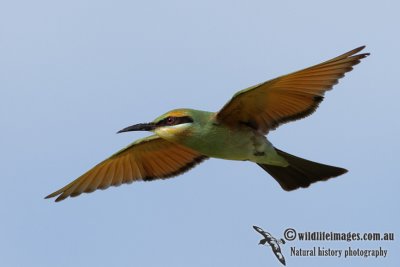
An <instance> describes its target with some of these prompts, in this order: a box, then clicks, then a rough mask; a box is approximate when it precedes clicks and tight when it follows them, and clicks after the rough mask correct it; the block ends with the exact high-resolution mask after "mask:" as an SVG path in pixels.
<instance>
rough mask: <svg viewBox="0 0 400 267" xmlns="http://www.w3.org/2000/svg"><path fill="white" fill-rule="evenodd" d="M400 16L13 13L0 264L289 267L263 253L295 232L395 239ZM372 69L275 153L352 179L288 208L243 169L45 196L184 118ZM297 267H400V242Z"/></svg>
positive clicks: (362, 9) (193, 7)
mask: <svg viewBox="0 0 400 267" xmlns="http://www.w3.org/2000/svg"><path fill="white" fill-rule="evenodd" d="M399 10H400V4H399V1H394V0H393V1H175V0H170V1H89V0H83V1H82V0H79V1H75V0H70V1H43V0H38V1H18V0H16V1H2V2H1V4H0V92H1V95H0V125H1V131H0V137H1V138H0V148H1V149H0V162H1V163H0V164H1V173H2V174H1V184H2V185H1V187H0V212H1V219H0V265H1V266H7V267H13V266H24V267H25V266H33V267H36V266H37V267H42V266H57V267H64V266H78V267H79V266H98V267H100V266H280V263H279V262H278V261H277V260H276V259H275V258H274V256H273V254H272V253H271V251H270V249H269V248H267V247H261V246H258V245H257V244H258V241H259V239H260V237H261V236H259V234H258V233H256V232H255V231H254V230H253V229H252V225H258V226H260V227H262V228H264V229H265V230H267V231H269V232H271V233H272V234H273V235H274V236H275V237H277V238H280V237H282V236H283V231H284V230H285V229H286V228H288V227H293V228H295V229H296V230H298V231H340V232H349V231H353V232H381V233H383V232H394V233H396V234H397V239H398V237H399V233H400V219H399V200H400V199H399V198H400V197H399V185H400V182H399V179H400V176H399V154H398V151H399V149H400V147H399V144H400V142H399V141H398V138H399V136H400V128H399V118H398V115H399V111H400V110H399V104H398V101H399V100H398V99H399V97H400V93H399V91H400V89H399V85H398V84H399V82H398V80H399V75H400V72H399V66H398V64H399V63H398V62H399V59H400V56H399V53H400V52H399V51H400V50H399V47H400V37H399V26H400V19H399V14H398V11H399ZM360 45H367V48H366V50H365V51H367V52H370V53H371V56H370V57H368V58H367V59H365V60H364V61H363V62H362V63H361V64H360V65H357V66H356V67H355V69H354V70H353V72H351V73H349V74H348V75H347V76H346V77H345V78H344V79H342V80H341V82H340V83H339V84H338V85H337V86H335V87H334V90H333V91H330V92H328V93H327V94H326V98H325V101H324V102H323V103H322V104H321V106H320V108H319V109H318V111H317V112H316V113H315V114H313V115H312V116H311V117H308V118H307V119H305V120H302V121H298V122H294V123H290V124H287V125H284V126H282V127H280V128H278V129H277V130H276V131H274V132H272V133H271V134H270V135H269V139H270V140H271V141H272V142H273V144H274V145H275V146H276V147H278V148H281V149H282V150H285V151H288V152H290V153H292V154H295V155H299V156H302V157H304V158H308V159H311V160H315V161H319V162H323V163H327V164H331V165H337V166H342V167H345V168H347V169H349V173H348V174H346V175H344V176H341V177H339V178H337V179H333V180H330V181H329V182H325V183H318V184H315V185H313V186H311V187H310V188H309V189H306V190H297V191H294V192H290V193H288V192H285V191H283V190H282V189H281V188H280V187H279V185H278V184H277V183H276V182H275V181H274V180H273V179H272V178H271V177H270V176H269V175H268V174H267V173H265V172H264V171H263V170H262V169H261V168H259V167H258V166H257V165H255V164H251V163H248V162H233V161H223V160H217V159H211V160H208V161H206V162H204V163H203V164H201V165H199V166H198V167H197V168H195V169H193V170H192V171H190V172H188V173H186V174H184V175H182V176H179V177H177V178H174V179H170V180H165V181H157V182H152V183H136V184H131V185H129V186H126V185H124V186H120V187H118V188H110V189H108V190H106V191H98V192H95V193H92V194H85V195H83V196H80V197H79V198H74V199H67V200H66V201H63V202H61V203H54V202H53V201H52V200H44V199H43V197H44V196H46V195H47V194H49V193H51V192H53V191H54V190H56V189H58V188H60V187H61V186H64V185H65V184H66V183H68V182H70V181H72V180H73V179H75V178H76V177H78V176H79V175H80V174H82V173H83V172H85V171H86V170H88V169H89V168H91V167H92V166H94V165H95V164H96V163H98V162H99V161H101V160H103V159H104V158H106V157H107V156H109V155H110V154H112V153H114V152H115V151H117V150H118V149H120V148H121V147H124V146H126V145H127V144H129V143H130V142H132V141H134V140H136V139H137V138H140V137H143V136H146V135H148V134H146V133H126V134H120V135H116V134H115V132H116V131H118V130H120V129H122V128H124V127H126V126H129V125H132V124H135V123H140V122H148V121H151V120H153V119H154V118H155V117H157V116H158V115H160V114H162V113H164V112H166V111H168V110H170V109H173V108H180V107H189V108H195V109H203V110H210V111H217V110H218V109H219V108H220V107H222V105H223V104H224V103H225V102H227V101H228V100H229V99H230V98H231V96H232V95H233V94H234V93H235V92H236V91H238V90H240V89H243V88H245V87H248V86H251V85H253V84H256V83H259V82H262V81H265V80H268V79H270V78H274V77H276V76H278V75H282V74H286V73H289V72H292V71H295V70H298V69H301V68H304V67H308V66H311V65H313V64H316V63H319V62H322V61H324V60H327V59H329V58H332V57H334V56H337V55H339V54H341V53H343V52H347V51H348V50H351V49H353V48H355V47H357V46H360ZM291 246H297V247H299V248H308V247H312V246H325V247H327V248H341V249H346V248H348V246H351V247H353V248H362V249H366V248H373V249H376V248H379V247H382V248H384V249H388V250H389V255H388V257H387V258H386V259H382V258H380V259H371V258H369V259H365V258H360V257H357V258H351V259H337V258H321V257H319V258H312V257H303V258H296V257H291V256H290V247H291ZM282 250H283V254H284V255H285V256H286V261H287V266H378V265H381V266H400V265H399V263H400V256H399V254H398V252H399V251H400V246H399V242H398V240H396V241H394V242H383V241H379V242H350V243H347V242H308V243H307V242H299V241H293V242H288V243H287V244H285V245H283V246H282Z"/></svg>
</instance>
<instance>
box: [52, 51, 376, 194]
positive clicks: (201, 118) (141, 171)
mask: <svg viewBox="0 0 400 267" xmlns="http://www.w3.org/2000/svg"><path fill="white" fill-rule="evenodd" d="M362 49H364V46H362V47H359V48H356V49H354V50H351V51H349V52H347V53H345V54H343V55H340V56H338V57H335V58H333V59H331V60H328V61H325V62H323V63H320V64H318V65H315V66H312V67H309V68H306V69H303V70H300V71H296V72H293V73H291V74H287V75H284V76H280V77H278V78H275V79H272V80H269V81H266V82H263V83H260V84H257V85H254V86H252V87H249V88H247V89H244V90H242V91H239V92H237V93H236V94H235V95H234V96H233V97H232V99H231V100H229V101H228V103H226V104H225V105H224V106H223V107H222V109H221V110H219V111H218V112H208V111H201V110H194V109H175V110H172V111H169V112H167V113H165V114H163V115H161V116H160V117H158V118H156V119H155V120H153V121H152V122H149V123H140V124H135V125H133V126H129V127H127V128H124V129H122V130H120V131H119V132H118V133H122V132H130V131H149V132H152V133H154V135H151V136H149V137H146V138H143V139H139V140H137V141H136V142H133V143H132V144H130V145H129V146H128V147H126V148H124V149H122V150H120V151H118V152H117V153H115V154H114V155H112V156H111V157H109V158H108V159H106V160H104V161H103V162H101V163H99V164H98V165H96V166H95V167H93V168H92V169H90V170H89V171H88V172H86V173H85V174H83V175H82V176H80V177H79V178H77V179H76V180H74V181H73V182H71V183H70V184H68V185H66V186H64V187H63V188H61V189H59V190H57V191H55V192H54V193H52V194H50V195H48V196H47V197H46V198H52V197H56V196H58V197H57V198H56V201H61V200H63V199H65V198H67V197H75V196H78V195H80V194H82V193H90V192H93V191H95V190H97V189H106V188H108V187H110V186H119V185H120V184H124V183H131V182H134V181H153V180H156V179H165V178H169V177H174V176H176V175H179V174H182V173H184V172H186V171H188V170H189V169H191V168H193V167H194V166H195V165H197V164H199V163H200V162H202V161H204V160H206V159H208V158H221V159H227V160H240V161H251V162H254V163H256V164H257V165H259V166H260V167H261V168H263V169H264V170H265V171H266V172H268V173H269V174H270V175H271V176H272V177H273V178H274V179H275V180H276V181H277V182H278V183H279V184H280V186H281V187H282V188H283V189H284V190H286V191H291V190H294V189H297V188H300V187H303V188H305V187H308V186H309V185H310V184H312V183H315V182H317V181H324V180H327V179H329V178H332V177H336V176H339V175H341V174H344V173H346V172H347V170H346V169H343V168H339V167H334V166H329V165H325V164H321V163H317V162H313V161H309V160H306V159H303V158H300V157H296V156H294V155H291V154H289V153H286V152H284V151H282V150H280V149H278V148H276V147H274V146H273V145H272V144H271V143H270V142H269V141H268V139H267V138H266V135H267V134H268V133H269V132H270V131H272V130H274V129H275V128H277V127H278V126H280V125H282V124H284V123H287V122H290V121H294V120H298V119H302V118H304V117H307V116H308V115H310V114H312V113H313V112H314V111H315V110H316V109H317V107H318V105H319V103H320V102H321V101H322V100H323V99H324V94H325V92H326V91H328V90H330V89H331V88H332V86H333V85H335V84H336V83H338V80H339V79H340V78H342V77H343V76H344V75H345V73H346V72H349V71H351V70H352V69H353V66H354V65H356V64H358V63H359V62H360V60H361V59H363V58H365V57H366V56H368V55H369V53H361V54H359V53H358V52H360V51H361V50H362Z"/></svg>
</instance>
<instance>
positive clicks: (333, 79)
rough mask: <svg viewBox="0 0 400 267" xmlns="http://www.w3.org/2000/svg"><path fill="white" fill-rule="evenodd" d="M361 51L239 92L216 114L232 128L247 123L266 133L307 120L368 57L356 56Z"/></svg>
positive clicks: (346, 54) (359, 49) (364, 55)
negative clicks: (361, 61) (291, 122)
mask: <svg viewBox="0 0 400 267" xmlns="http://www.w3.org/2000/svg"><path fill="white" fill-rule="evenodd" d="M362 49H364V46H362V47H359V48H356V49H354V50H351V51H349V52H347V53H345V54H343V55H341V56H338V57H335V58H333V59H331V60H328V61H326V62H323V63H321V64H318V65H315V66H312V67H309V68H306V69H303V70H300V71H297V72H294V73H291V74H288V75H284V76H281V77H278V78H276V79H273V80H270V81H267V82H264V83H260V84H257V85H255V86H252V87H250V88H247V89H245V90H242V91H239V92H238V93H236V94H235V95H234V96H233V97H232V99H231V100H230V101H229V102H228V103H227V104H226V105H225V106H224V107H223V108H222V109H221V110H220V111H219V112H218V113H217V120H218V121H219V122H220V123H224V124H227V125H228V126H232V127H237V126H238V125H240V124H246V125H248V126H250V127H252V128H254V129H256V130H258V131H260V132H262V133H264V134H266V133H268V131H270V130H273V129H275V128H276V127H278V126H279V125H281V124H283V123H286V122H289V121H293V120H298V119H301V118H304V117H306V116H308V115H310V114H311V113H313V112H314V111H315V110H316V109H317V107H318V104H319V103H320V102H321V101H322V100H323V96H324V94H325V92H326V91H328V90H330V89H331V88H332V86H333V85H335V84H337V83H338V80H339V79H340V78H342V77H343V76H344V75H345V73H346V72H349V71H351V70H352V69H353V66H354V65H356V64H358V63H359V62H360V60H361V59H362V58H365V57H366V56H368V55H369V54H368V53H364V54H358V55H357V53H358V52H360V51H361V50H362Z"/></svg>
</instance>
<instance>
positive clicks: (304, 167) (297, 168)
mask: <svg viewBox="0 0 400 267" xmlns="http://www.w3.org/2000/svg"><path fill="white" fill-rule="evenodd" d="M275 150H276V152H277V153H278V155H280V156H281V157H283V158H285V159H286V161H287V162H288V163H289V166H287V167H280V166H273V165H268V164H258V165H259V166H260V167H261V168H263V169H264V170H265V171H266V172H268V173H269V174H270V175H271V176H272V177H274V179H275V180H276V181H278V183H279V184H280V185H281V187H282V188H283V189H284V190H286V191H291V190H295V189H297V188H299V187H308V186H309V185H310V184H312V183H315V182H318V181H325V180H328V179H329V178H333V177H336V176H339V175H341V174H344V173H346V172H347V170H346V169H343V168H339V167H334V166H329V165H325V164H321V163H317V162H313V161H310V160H306V159H302V158H299V157H296V156H293V155H290V154H288V153H286V152H283V151H281V150H279V149H277V148H275Z"/></svg>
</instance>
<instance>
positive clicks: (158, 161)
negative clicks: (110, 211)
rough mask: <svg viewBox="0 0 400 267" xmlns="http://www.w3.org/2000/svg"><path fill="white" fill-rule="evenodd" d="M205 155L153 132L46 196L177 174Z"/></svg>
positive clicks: (92, 189)
mask: <svg viewBox="0 0 400 267" xmlns="http://www.w3.org/2000/svg"><path fill="white" fill-rule="evenodd" d="M205 159H207V157H206V156H203V155H201V154H199V153H198V152H196V151H194V150H191V149H190V148H187V147H185V146H181V145H178V144H175V143H172V142H169V141H167V140H164V139H162V138H160V137H158V136H156V135H152V136H149V137H146V138H143V139H139V140H137V141H136V142H134V143H132V144H131V145H129V146H128V147H126V148H124V149H122V150H120V151H119V152H117V153H116V154H114V155H112V156H111V157H110V158H108V159H106V160H104V161H103V162H101V163H99V164H98V165H96V166H95V167H93V168H92V169H91V170H89V171H88V172H86V173H85V174H83V175H82V176H81V177H79V178H77V179H76V180H75V181H73V182H71V183H70V184H68V185H66V186H64V187H63V188H61V189H60V190H57V191H56V192H54V193H52V194H50V195H48V196H47V197H46V198H52V197H55V196H58V197H57V199H56V201H61V200H63V199H65V198H67V197H75V196H78V195H80V194H82V193H90V192H93V191H95V190H97V189H106V188H108V187H110V186H119V185H120V184H124V183H132V182H134V181H152V180H155V179H164V178H169V177H173V176H176V175H179V174H181V173H184V172H185V171H187V170H189V169H191V168H192V167H194V166H195V165H196V164H198V163H200V162H202V161H203V160H205Z"/></svg>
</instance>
